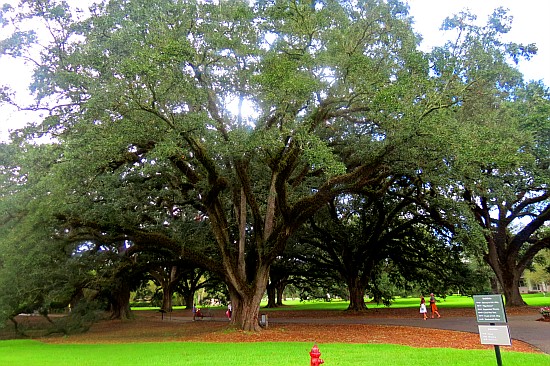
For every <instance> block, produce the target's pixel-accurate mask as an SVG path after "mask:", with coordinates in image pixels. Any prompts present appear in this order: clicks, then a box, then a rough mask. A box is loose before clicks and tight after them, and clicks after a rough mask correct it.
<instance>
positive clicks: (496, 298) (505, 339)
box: [474, 295, 512, 366]
mask: <svg viewBox="0 0 550 366" xmlns="http://www.w3.org/2000/svg"><path fill="white" fill-rule="evenodd" d="M474 305H475V309H476V318H477V322H478V326H477V327H478V329H479V338H480V340H481V344H492V345H494V347H495V356H496V358H497V365H498V366H502V358H501V356H500V346H511V345H512V341H511V339H510V330H509V329H508V324H507V323H508V319H507V318H506V310H505V308H504V301H502V295H474ZM479 323H489V324H488V325H487V324H485V325H481V324H479ZM497 323H502V324H504V325H497Z"/></svg>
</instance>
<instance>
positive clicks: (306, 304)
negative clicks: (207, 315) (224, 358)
mask: <svg viewBox="0 0 550 366" xmlns="http://www.w3.org/2000/svg"><path fill="white" fill-rule="evenodd" d="M522 296H523V299H524V300H525V302H526V303H527V305H529V306H540V307H542V306H550V294H548V295H547V296H545V295H544V294H542V293H539V294H525V295H522ZM437 301H438V303H437V306H439V307H441V308H468V307H470V308H473V307H474V299H473V298H472V297H469V296H459V295H453V296H447V297H446V298H442V297H438V298H437ZM419 303H420V298H417V297H406V298H402V297H397V298H396V299H395V300H394V301H393V303H392V304H391V306H390V307H391V308H417V307H418V304H419ZM283 304H284V305H286V307H282V308H277V309H262V311H264V310H265V311H285V310H336V311H337V310H346V309H347V307H348V304H349V302H347V301H343V300H338V299H335V300H332V301H300V300H285V301H284V302H283ZM265 305H266V302H263V303H262V305H261V306H262V307H263V306H265ZM367 306H368V307H369V309H376V308H384V307H385V306H384V305H383V304H376V303H374V302H369V303H367ZM174 308H175V309H181V307H174ZM217 308H224V309H225V307H217ZM157 309H159V308H158V307H157V308H155V307H141V308H133V310H157Z"/></svg>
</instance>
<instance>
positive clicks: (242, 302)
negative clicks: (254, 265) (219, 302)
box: [228, 267, 269, 332]
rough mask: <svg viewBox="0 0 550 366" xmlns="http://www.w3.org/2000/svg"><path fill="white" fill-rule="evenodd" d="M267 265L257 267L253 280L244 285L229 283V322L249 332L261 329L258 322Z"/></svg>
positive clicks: (265, 283)
mask: <svg viewBox="0 0 550 366" xmlns="http://www.w3.org/2000/svg"><path fill="white" fill-rule="evenodd" d="M268 274H269V268H268V267H259V268H258V271H257V273H256V277H255V279H254V281H251V283H249V284H248V285H246V286H234V285H233V284H231V283H229V286H228V287H229V293H230V296H231V307H232V316H231V324H232V325H235V326H237V325H238V326H239V328H240V329H242V330H244V331H249V332H258V331H260V330H261V327H260V324H259V322H258V315H259V313H260V302H261V301H262V297H263V295H264V292H265V289H266V287H267V277H268Z"/></svg>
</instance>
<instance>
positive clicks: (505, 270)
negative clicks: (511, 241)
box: [485, 242, 527, 307]
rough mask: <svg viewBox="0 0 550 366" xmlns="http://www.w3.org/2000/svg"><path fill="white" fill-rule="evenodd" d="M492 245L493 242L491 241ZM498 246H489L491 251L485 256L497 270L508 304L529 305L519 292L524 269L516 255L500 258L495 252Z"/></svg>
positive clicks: (494, 269) (496, 273) (508, 305)
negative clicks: (519, 267) (517, 262)
mask: <svg viewBox="0 0 550 366" xmlns="http://www.w3.org/2000/svg"><path fill="white" fill-rule="evenodd" d="M489 245H491V242H489ZM496 252H497V250H496V248H495V247H494V246H493V247H491V246H489V253H488V254H487V255H486V256H485V261H486V262H487V263H488V264H489V265H490V266H491V268H492V269H493V271H494V272H495V275H496V278H497V280H498V283H499V284H500V286H501V287H502V292H503V294H504V300H505V302H506V306H507V307H510V306H525V305H527V304H526V303H525V301H523V298H522V297H521V294H520V292H519V280H520V277H521V274H522V273H523V271H520V270H519V269H518V268H517V266H516V264H515V262H516V261H515V259H516V258H514V257H512V256H510V255H508V258H506V260H498V256H497V255H496V254H495V253H496Z"/></svg>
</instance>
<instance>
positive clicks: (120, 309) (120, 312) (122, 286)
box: [109, 279, 132, 320]
mask: <svg viewBox="0 0 550 366" xmlns="http://www.w3.org/2000/svg"><path fill="white" fill-rule="evenodd" d="M116 281H117V283H116V285H115V287H114V289H113V291H112V292H111V294H110V296H109V301H110V310H111V319H122V320H124V319H130V318H131V317H132V312H131V310H130V285H129V284H128V283H127V282H126V281H124V280H123V279H118V280H116Z"/></svg>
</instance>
